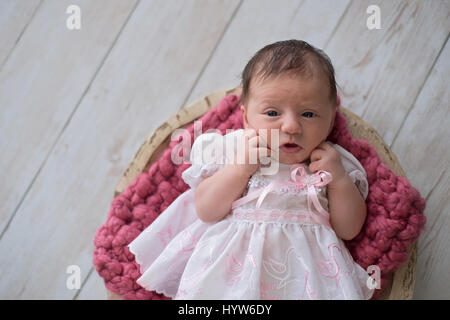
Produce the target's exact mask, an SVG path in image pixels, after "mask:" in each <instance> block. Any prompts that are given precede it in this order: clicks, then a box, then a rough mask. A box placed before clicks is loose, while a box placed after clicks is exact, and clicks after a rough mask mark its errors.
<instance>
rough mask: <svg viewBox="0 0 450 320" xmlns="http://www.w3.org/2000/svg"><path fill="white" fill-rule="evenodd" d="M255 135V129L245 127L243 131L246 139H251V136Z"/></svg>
mask: <svg viewBox="0 0 450 320" xmlns="http://www.w3.org/2000/svg"><path fill="white" fill-rule="evenodd" d="M255 136H257V132H256V130H255V129H245V131H244V137H245V138H246V139H247V140H248V139H251V138H252V137H255Z"/></svg>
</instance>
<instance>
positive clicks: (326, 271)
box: [317, 243, 351, 298]
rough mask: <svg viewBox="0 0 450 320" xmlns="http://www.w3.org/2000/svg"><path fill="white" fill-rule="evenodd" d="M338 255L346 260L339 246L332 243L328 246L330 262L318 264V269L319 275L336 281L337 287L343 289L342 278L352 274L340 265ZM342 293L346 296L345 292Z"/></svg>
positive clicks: (323, 261) (324, 261)
mask: <svg viewBox="0 0 450 320" xmlns="http://www.w3.org/2000/svg"><path fill="white" fill-rule="evenodd" d="M336 253H338V254H340V256H341V257H342V258H344V256H343V253H342V249H341V248H340V246H339V244H337V243H332V244H330V245H329V246H328V258H329V259H328V260H322V261H320V262H319V263H317V267H318V270H319V273H320V274H321V275H322V276H324V277H326V278H328V279H335V281H336V287H338V288H342V285H341V280H342V276H344V275H350V274H351V273H350V272H348V271H343V270H342V268H341V266H340V265H339V263H338V259H337V257H336ZM342 293H343V294H344V297H345V298H347V297H346V296H345V290H342Z"/></svg>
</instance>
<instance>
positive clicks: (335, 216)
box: [310, 142, 367, 240]
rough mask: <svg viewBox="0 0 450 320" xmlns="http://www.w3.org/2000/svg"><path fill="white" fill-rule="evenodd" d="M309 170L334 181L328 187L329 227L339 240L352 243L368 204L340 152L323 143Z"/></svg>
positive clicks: (362, 222) (315, 151) (312, 156)
mask: <svg viewBox="0 0 450 320" xmlns="http://www.w3.org/2000/svg"><path fill="white" fill-rule="evenodd" d="M310 170H311V171H313V172H316V171H318V170H325V171H328V172H330V173H331V175H332V176H333V180H332V181H331V182H330V183H329V184H328V208H329V212H330V223H331V226H332V227H333V229H334V231H335V232H336V234H337V236H338V237H340V238H341V239H344V240H351V239H353V238H354V237H356V236H357V235H358V233H359V232H360V231H361V228H362V226H363V224H364V221H365V219H366V210H367V208H366V203H365V201H364V199H363V197H362V195H361V193H360V192H359V190H358V188H357V187H356V185H355V184H354V183H353V182H352V180H351V179H350V176H349V175H348V174H347V172H346V171H345V169H344V166H343V165H342V162H341V159H340V154H339V152H338V151H337V150H336V149H334V148H333V147H332V146H331V145H330V144H328V143H326V142H324V143H322V144H321V145H320V146H319V147H318V148H317V149H316V150H314V151H313V152H312V153H311V164H310Z"/></svg>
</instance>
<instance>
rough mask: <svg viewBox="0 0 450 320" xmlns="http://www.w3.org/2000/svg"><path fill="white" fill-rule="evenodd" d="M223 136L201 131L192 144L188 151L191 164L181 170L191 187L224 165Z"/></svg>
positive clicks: (185, 180)
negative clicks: (189, 151)
mask: <svg viewBox="0 0 450 320" xmlns="http://www.w3.org/2000/svg"><path fill="white" fill-rule="evenodd" d="M223 148H224V136H222V135H221V134H219V133H203V134H201V135H199V136H198V137H197V138H196V139H195V141H194V144H193V145H192V149H191V153H190V156H189V158H190V162H191V164H192V165H191V166H190V167H189V168H187V169H186V170H184V171H183V173H182V174H181V177H182V178H183V180H184V182H186V184H188V185H189V186H190V187H191V188H195V187H197V186H198V185H199V184H200V182H201V181H202V180H203V179H205V178H207V177H210V176H212V175H213V174H214V173H215V172H216V171H218V170H219V169H220V168H222V167H223V166H224V165H225V161H224V159H225V158H224V152H223Z"/></svg>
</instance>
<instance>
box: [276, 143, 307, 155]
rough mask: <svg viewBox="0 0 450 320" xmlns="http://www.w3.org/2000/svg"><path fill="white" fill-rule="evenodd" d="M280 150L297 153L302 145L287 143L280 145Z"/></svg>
mask: <svg viewBox="0 0 450 320" xmlns="http://www.w3.org/2000/svg"><path fill="white" fill-rule="evenodd" d="M280 150H281V151H283V152H285V153H296V152H299V151H300V150H302V147H300V146H299V145H298V144H296V143H285V144H283V145H281V146H280Z"/></svg>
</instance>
